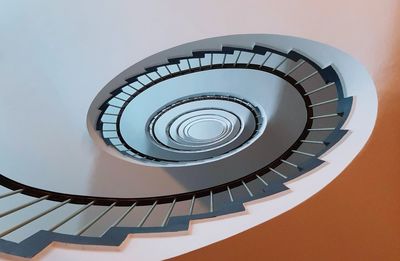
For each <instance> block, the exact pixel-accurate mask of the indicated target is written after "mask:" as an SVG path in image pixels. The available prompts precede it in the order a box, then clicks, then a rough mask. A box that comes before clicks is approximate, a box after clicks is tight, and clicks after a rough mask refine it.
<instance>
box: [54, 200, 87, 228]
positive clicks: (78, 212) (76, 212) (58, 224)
mask: <svg viewBox="0 0 400 261" xmlns="http://www.w3.org/2000/svg"><path fill="white" fill-rule="evenodd" d="M93 204H94V201H92V202H89V203H88V204H87V205H85V206H83V207H81V208H80V209H78V210H76V211H75V212H74V213H72V214H71V215H69V216H68V217H66V218H64V219H63V220H61V221H60V222H59V223H57V224H56V225H54V226H53V227H52V228H50V229H48V231H54V230H56V229H57V228H59V227H61V226H62V225H64V224H65V223H67V222H68V221H70V220H71V219H73V218H74V217H76V216H77V215H79V214H80V213H82V212H83V211H85V210H86V209H87V208H89V207H90V206H91V205H93Z"/></svg>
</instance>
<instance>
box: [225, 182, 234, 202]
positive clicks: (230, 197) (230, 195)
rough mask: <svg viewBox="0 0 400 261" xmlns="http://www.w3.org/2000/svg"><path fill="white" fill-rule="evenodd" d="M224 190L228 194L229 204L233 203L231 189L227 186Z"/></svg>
mask: <svg viewBox="0 0 400 261" xmlns="http://www.w3.org/2000/svg"><path fill="white" fill-rule="evenodd" d="M226 189H227V190H228V193H229V199H230V200H231V202H233V196H232V192H231V189H230V188H229V186H226Z"/></svg>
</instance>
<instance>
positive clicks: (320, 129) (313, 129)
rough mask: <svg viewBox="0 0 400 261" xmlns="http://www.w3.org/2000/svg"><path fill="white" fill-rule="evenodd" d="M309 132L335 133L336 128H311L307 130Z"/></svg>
mask: <svg viewBox="0 0 400 261" xmlns="http://www.w3.org/2000/svg"><path fill="white" fill-rule="evenodd" d="M307 130H308V131H333V130H335V128H311V129H307Z"/></svg>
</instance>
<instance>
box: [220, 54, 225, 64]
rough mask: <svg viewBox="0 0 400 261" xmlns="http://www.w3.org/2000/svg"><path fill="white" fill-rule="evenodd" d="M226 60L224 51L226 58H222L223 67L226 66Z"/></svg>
mask: <svg viewBox="0 0 400 261" xmlns="http://www.w3.org/2000/svg"><path fill="white" fill-rule="evenodd" d="M225 60H226V53H224V59H223V60H222V64H221V65H222V67H224V66H225Z"/></svg>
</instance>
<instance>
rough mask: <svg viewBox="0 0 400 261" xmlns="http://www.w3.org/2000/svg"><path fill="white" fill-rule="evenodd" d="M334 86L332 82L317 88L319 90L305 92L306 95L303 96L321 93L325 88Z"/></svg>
mask: <svg viewBox="0 0 400 261" xmlns="http://www.w3.org/2000/svg"><path fill="white" fill-rule="evenodd" d="M334 84H335V83H334V82H330V83H328V84H325V85H324V86H322V87H319V88H317V89H315V90H312V91H309V92H306V93H305V94H304V96H308V95H310V94H313V93H316V92H319V91H322V90H323V89H325V88H328V87H330V86H333V85H334Z"/></svg>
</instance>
